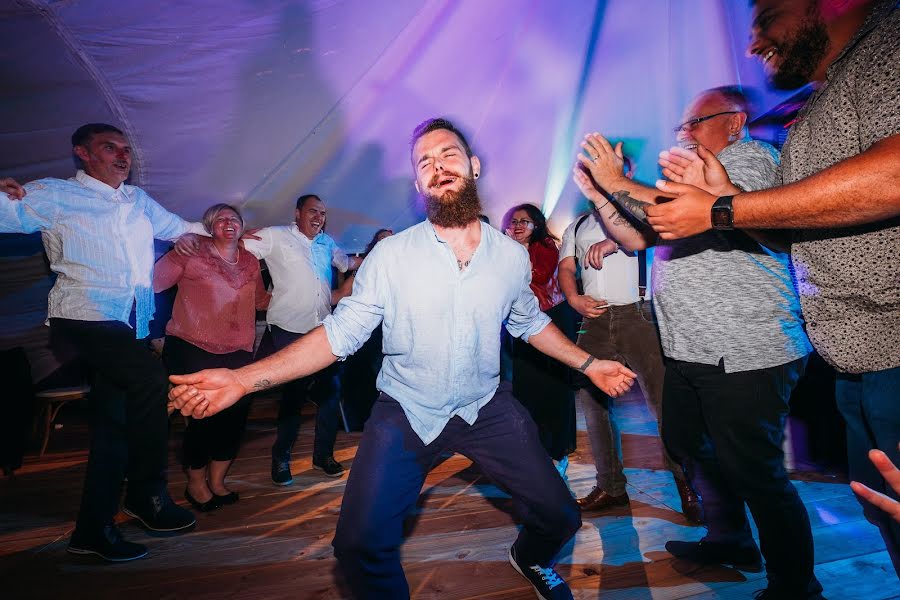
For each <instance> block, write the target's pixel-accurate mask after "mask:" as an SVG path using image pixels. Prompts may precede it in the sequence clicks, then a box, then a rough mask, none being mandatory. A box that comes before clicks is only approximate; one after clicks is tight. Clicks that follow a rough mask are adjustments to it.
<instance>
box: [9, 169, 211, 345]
mask: <svg viewBox="0 0 900 600" xmlns="http://www.w3.org/2000/svg"><path fill="white" fill-rule="evenodd" d="M24 187H25V192H26V195H25V198H23V199H22V200H21V201H14V200H10V199H9V198H7V196H6V194H0V232H2V233H34V232H35V231H40V232H41V237H42V239H43V241H44V248H45V250H46V252H47V258H49V259H50V268H51V269H52V270H53V272H54V273H56V275H57V278H56V283H55V284H54V285H53V289H51V290H50V295H49V297H48V311H47V316H48V318H54V317H55V318H61V319H73V320H77V321H121V322H123V323H128V320H129V316H130V315H131V310H132V307H134V309H135V313H136V328H135V329H136V332H135V333H136V336H137V337H138V338H143V337H146V336H147V334H148V328H147V324H148V323H149V322H150V319H152V318H153V311H154V305H153V284H152V281H153V260H154V255H153V239H154V238H156V239H161V240H174V239H176V238H178V237H179V236H181V235H182V234H184V233H188V232H191V233H202V234H205V235H208V234H207V233H206V231H205V230H204V228H203V225H201V224H200V223H188V222H187V221H185V220H184V219H182V218H181V217H179V216H177V215H174V214H172V213H170V212H169V211H167V210H166V209H164V208H163V207H162V206H160V205H159V204H157V203H156V201H155V200H153V198H151V197H150V196H149V195H148V194H147V193H146V192H145V191H144V190H142V189H141V188H139V187H135V186H132V185H125V184H122V185H120V186H119V187H118V188H115V189H114V188H112V187H110V186H108V185H106V184H105V183H103V182H102V181H98V180H97V179H94V178H93V177H91V176H90V175H88V174H87V173H85V172H84V171H81V170H79V171H78V172H77V174H76V175H75V177H72V178H70V179H54V178H47V179H40V180H38V181H33V182H31V183H27V184H25V186H24Z"/></svg>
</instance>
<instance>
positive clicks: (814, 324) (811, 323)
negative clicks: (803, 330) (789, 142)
mask: <svg viewBox="0 0 900 600" xmlns="http://www.w3.org/2000/svg"><path fill="white" fill-rule="evenodd" d="M818 325H819V324H818V323H816V322H815V321H810V322H809V326H810V327H817V326H818Z"/></svg>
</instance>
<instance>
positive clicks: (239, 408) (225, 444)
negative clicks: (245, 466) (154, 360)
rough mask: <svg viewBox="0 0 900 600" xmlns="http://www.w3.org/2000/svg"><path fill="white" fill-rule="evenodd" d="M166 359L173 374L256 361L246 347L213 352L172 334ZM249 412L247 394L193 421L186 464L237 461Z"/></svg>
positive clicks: (187, 435) (184, 458)
mask: <svg viewBox="0 0 900 600" xmlns="http://www.w3.org/2000/svg"><path fill="white" fill-rule="evenodd" d="M162 358H163V363H165V365H166V368H167V369H168V371H169V373H170V374H172V375H183V374H185V373H194V372H196V371H202V370H203V369H239V368H241V367H243V366H246V365H248V364H250V363H251V362H253V354H252V353H250V352H247V351H246V350H238V351H236V352H229V353H228V354H213V353H212V352H207V351H206V350H204V349H202V348H198V347H197V346H195V345H193V344H191V343H190V342H186V341H184V340H183V339H181V338H178V337H175V336H172V335H167V336H166V343H165V345H164V346H163V354H162ZM249 412H250V397H249V396H245V397H244V398H241V400H240V401H238V403H237V404H235V405H233V406H231V407H229V408H227V409H225V410H223V411H222V412H220V413H218V414H215V415H213V416H211V417H206V418H204V419H191V420H189V421H188V425H187V428H186V429H185V431H184V442H183V445H182V464H183V465H184V466H185V467H187V468H189V469H202V468H204V467H206V465H207V464H209V461H211V460H218V461H226V460H234V457H235V456H237V453H238V449H239V448H240V445H241V437H242V436H243V434H244V427H245V426H246V424H247V413H249Z"/></svg>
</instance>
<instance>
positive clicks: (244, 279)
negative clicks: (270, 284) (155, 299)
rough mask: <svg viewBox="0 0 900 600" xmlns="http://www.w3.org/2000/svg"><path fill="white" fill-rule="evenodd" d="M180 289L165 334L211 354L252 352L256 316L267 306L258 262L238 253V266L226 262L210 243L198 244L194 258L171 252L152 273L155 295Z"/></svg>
mask: <svg viewBox="0 0 900 600" xmlns="http://www.w3.org/2000/svg"><path fill="white" fill-rule="evenodd" d="M173 285H178V294H177V295H176V296H175V304H174V306H173V307H172V319H171V320H170V321H169V323H168V324H167V325H166V334H167V335H174V336H176V337H179V338H181V339H183V340H184V341H186V342H189V343H191V344H193V345H195V346H197V347H199V348H202V349H203V350H206V351H207V352H210V353H212V354H228V353H229V352H235V351H237V350H246V351H248V352H252V351H253V341H254V339H255V335H256V311H257V310H263V309H265V308H266V307H267V306H268V305H269V299H270V298H271V295H270V294H269V293H268V292H266V290H265V288H263V283H262V276H261V275H260V272H259V261H258V260H257V259H256V257H255V256H253V255H252V254H250V253H249V252H247V251H246V250H244V249H243V248H239V250H238V260H237V264H234V265H232V264H229V263H227V262H225V261H224V260H223V259H222V258H221V257H220V256H219V255H218V253H217V252H216V249H215V247H214V246H213V244H212V239H211V238H207V237H203V238H201V246H200V250H199V252H198V253H197V255H196V256H181V255H179V254H178V253H176V252H175V251H174V250H173V251H171V252H169V253H168V254H166V255H165V256H163V257H162V258H161V259H159V262H157V263H156V266H155V267H154V269H153V291H154V292H161V291H163V290H166V289H168V288H170V287H172V286H173Z"/></svg>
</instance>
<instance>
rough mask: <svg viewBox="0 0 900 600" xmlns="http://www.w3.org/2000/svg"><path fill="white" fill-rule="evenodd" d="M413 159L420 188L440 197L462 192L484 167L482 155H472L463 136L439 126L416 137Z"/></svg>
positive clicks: (425, 193)
mask: <svg viewBox="0 0 900 600" xmlns="http://www.w3.org/2000/svg"><path fill="white" fill-rule="evenodd" d="M412 162H413V168H414V169H415V173H416V190H418V191H419V193H420V194H424V195H426V196H431V197H433V198H436V199H438V200H440V199H441V198H444V197H445V196H446V195H447V194H448V192H449V193H450V194H451V195H452V194H454V193H456V194H458V193H459V192H460V191H461V190H462V188H463V187H464V186H465V180H466V179H467V178H474V177H477V176H478V171H479V169H480V168H481V163H480V162H479V161H478V157H477V156H473V157H471V158H469V157H468V156H467V155H466V150H465V146H464V145H463V143H462V140H460V139H459V137H457V135H456V134H455V133H453V132H452V131H448V130H447V129H436V130H434V131H431V132H429V133H426V134H425V135H423V136H422V137H420V138H419V139H418V140H416V143H415V145H413V149H412Z"/></svg>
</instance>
